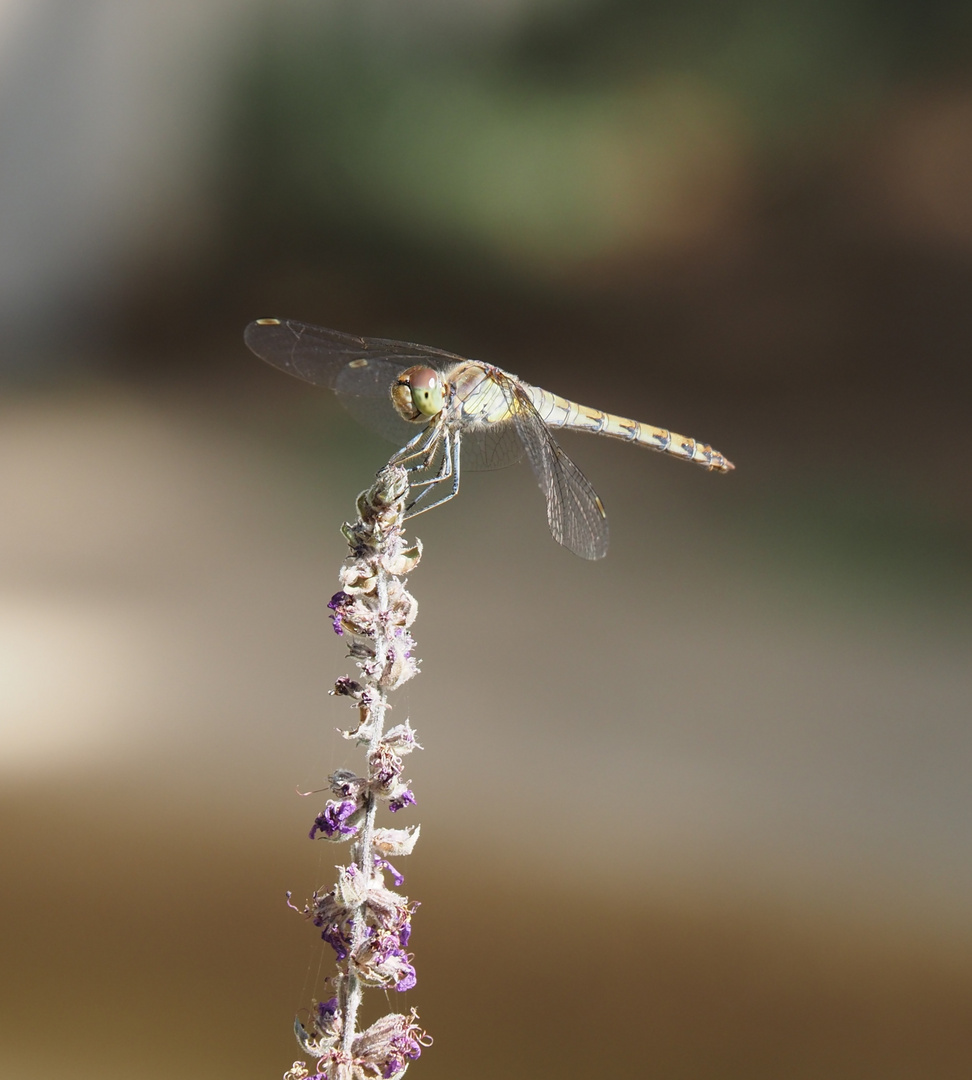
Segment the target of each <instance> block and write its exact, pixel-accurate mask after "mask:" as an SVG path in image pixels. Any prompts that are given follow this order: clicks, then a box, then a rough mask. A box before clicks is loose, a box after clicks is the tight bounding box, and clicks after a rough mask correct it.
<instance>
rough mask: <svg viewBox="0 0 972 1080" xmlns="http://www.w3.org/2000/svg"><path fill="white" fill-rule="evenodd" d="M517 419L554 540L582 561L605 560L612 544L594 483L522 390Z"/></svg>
mask: <svg viewBox="0 0 972 1080" xmlns="http://www.w3.org/2000/svg"><path fill="white" fill-rule="evenodd" d="M513 423H514V425H515V427H516V432H517V434H518V435H519V437H520V440H521V442H522V444H523V449H524V451H525V452H526V456H527V460H528V461H529V462H530V466H531V468H532V469H533V472H534V475H535V476H536V478H537V482H538V483H539V485H540V490H541V491H542V492H543V495H544V498H545V499H546V502H547V524H548V525H549V526H550V532H551V533H552V534H553V538H554V539H555V540H556V541H557V543H558V544H563V545H564V547H566V548H570V550H571V551H573V552H574V554H575V555H580V557H581V558H582V559H603V558H604V556H605V555H606V554H607V547H608V525H607V515H606V514H605V512H604V506H603V504H602V503H601V500H600V499H599V498H598V496H597V492H596V491H595V490H594V488H593V487H591V483H590V481H589V480H588V479H587V477H586V476H585V475H584V474H583V473H582V472H581V471H580V469H578V468H577V466H576V465H575V464H574V463H573V462H572V461H571V460H570V458H569V457H568V456H567V455H566V454H565V453H564V451H563V450H562V449H561V448H560V446H559V445H558V444H557V441H556V439H554V437H553V436H552V435H551V434H550V429H549V428H548V427H547V425H546V424H545V423H544V422H543V419H542V418H541V416H540V414H539V413H538V412H537V410H536V409H535V408H534V406H533V403H532V402H531V401H530V399H529V398H528V397H527V396H526V393H525V392H523V391H520V390H518V391H517V393H516V404H515V407H514V420H513ZM463 451H464V452H465V445H463Z"/></svg>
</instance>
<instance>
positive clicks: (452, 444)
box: [405, 431, 461, 520]
mask: <svg viewBox="0 0 972 1080" xmlns="http://www.w3.org/2000/svg"><path fill="white" fill-rule="evenodd" d="M460 438H461V436H460V434H459V432H458V431H456V432H455V433H453V434H450V433H449V432H448V431H447V432H446V433H445V438H444V445H443V450H442V468H441V469H440V470H439V475H438V476H437V477H435V478H434V479H433V480H432V481H431V483H439V482H441V481H442V480H448V479H449V477H450V476H451V477H452V490H451V491H450V492H449V494H448V495H443V496H442V498H441V499H438V500H437V501H436V502H434V503H429V505H428V506H423V507H420V508H419V509H418V510H413V509H412V507H413V506H415V503H417V502H418V501H419V499H421V498H422V496H424V495H425V493H426V492H428V491H431V490H432V488H431V487H427V488H426V489H425V491H423V492H422V494H421V495H419V497H418V499H415V501H414V502H413V503H412V504H411V506H409V508H408V510H407V511H406V513H405V518H406V520H407V519H408V518H413V517H416V516H417V515H418V514H424V513H425V512H426V510H434V509H435V508H436V507H437V506H441V505H442V504H443V503H446V502H448V501H449V500H450V499H454V498H455V497H456V496H457V495H458V494H459V440H460Z"/></svg>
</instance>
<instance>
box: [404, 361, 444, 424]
mask: <svg viewBox="0 0 972 1080" xmlns="http://www.w3.org/2000/svg"><path fill="white" fill-rule="evenodd" d="M391 396H392V403H393V404H394V406H395V409H396V410H397V411H398V414H399V415H400V416H402V417H403V418H404V419H405V420H409V421H411V422H412V423H421V422H422V421H424V420H429V419H430V418H431V417H433V416H438V415H439V413H440V412H442V410H443V408H444V407H445V403H446V396H447V384H446V381H445V380H444V379H443V378H442V376H441V375H440V374H439V373H438V372H437V371H433V369H432V368H430V367H410V368H408V369H407V370H406V371H403V372H402V373H401V375H399V376H398V379H397V380H396V382H395V385H394V386H393V387H392V391H391Z"/></svg>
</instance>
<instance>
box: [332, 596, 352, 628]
mask: <svg viewBox="0 0 972 1080" xmlns="http://www.w3.org/2000/svg"><path fill="white" fill-rule="evenodd" d="M350 599H351V597H350V596H349V595H348V594H347V593H346V592H345V591H344V590H343V589H342V590H341V591H340V592H336V593H335V594H334V595H333V596H332V597H331V599H330V600H328V602H327V606H328V608H330V610H331V611H333V612H334V614H333V615H332V616H331V622H333V623H334V633H335V634H337V635H338V636H339V637H340V636H342V635H343V634H344V630H343V629H342V628H341V623H342V621H343V619H344V617H345V615H346V611H345V606H346V605H347V603H348V601H349V600H350Z"/></svg>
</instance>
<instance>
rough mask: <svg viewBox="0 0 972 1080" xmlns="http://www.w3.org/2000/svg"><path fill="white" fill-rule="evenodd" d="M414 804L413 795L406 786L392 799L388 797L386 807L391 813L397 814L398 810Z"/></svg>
mask: <svg viewBox="0 0 972 1080" xmlns="http://www.w3.org/2000/svg"><path fill="white" fill-rule="evenodd" d="M414 805H415V796H414V795H413V794H412V792H411V790H410V789H409V788H406V789H405V790H404V791H403V792H402V793H401V795H397V796H396V797H395V798H394V799H389V801H388V809H389V810H391V812H392V813H393V814H397V813H398V811H399V810H404V809H405V807H406V806H414Z"/></svg>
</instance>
